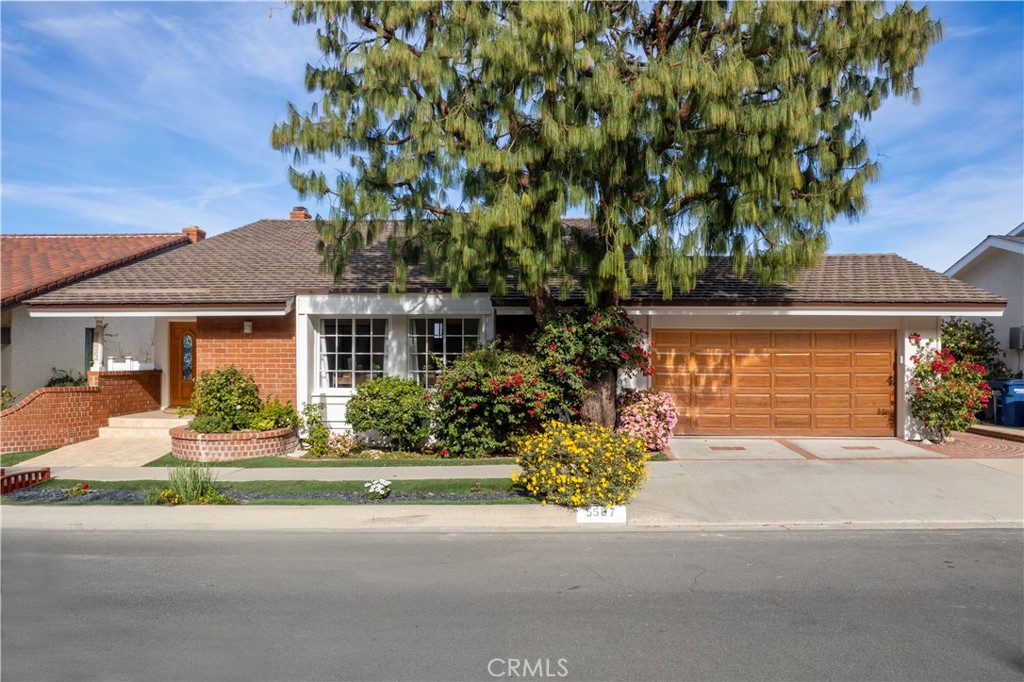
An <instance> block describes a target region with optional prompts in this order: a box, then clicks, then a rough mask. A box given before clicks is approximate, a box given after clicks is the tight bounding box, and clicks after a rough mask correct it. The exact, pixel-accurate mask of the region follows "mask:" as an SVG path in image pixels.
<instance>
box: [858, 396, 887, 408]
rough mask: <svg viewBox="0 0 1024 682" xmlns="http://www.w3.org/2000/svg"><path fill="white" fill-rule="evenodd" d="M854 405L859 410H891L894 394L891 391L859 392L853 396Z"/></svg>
mask: <svg viewBox="0 0 1024 682" xmlns="http://www.w3.org/2000/svg"><path fill="white" fill-rule="evenodd" d="M853 407H855V408H856V409H858V410H891V409H892V395H890V394H889V393H857V394H854V396H853Z"/></svg>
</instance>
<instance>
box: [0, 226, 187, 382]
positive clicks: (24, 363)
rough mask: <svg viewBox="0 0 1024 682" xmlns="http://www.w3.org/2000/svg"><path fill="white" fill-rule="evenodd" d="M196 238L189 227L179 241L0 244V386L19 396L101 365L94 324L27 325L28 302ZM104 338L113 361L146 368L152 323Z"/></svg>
mask: <svg viewBox="0 0 1024 682" xmlns="http://www.w3.org/2000/svg"><path fill="white" fill-rule="evenodd" d="M201 238H202V231H201V230H199V229H198V228H194V227H193V228H185V230H183V231H182V233H177V234H82V235H73V234H25V235H22V234H13V235H7V234H5V235H2V236H0V255H2V276H0V290H2V293H0V316H2V321H0V333H2V336H0V346H2V350H0V383H2V384H3V385H4V386H6V387H8V388H9V389H11V390H12V391H14V392H15V393H17V394H20V395H22V396H24V395H27V394H28V393H30V392H31V391H33V390H35V389H37V388H39V387H41V386H43V385H45V384H46V382H47V381H48V380H49V379H50V378H51V376H52V370H53V369H54V368H56V369H58V370H64V371H67V372H69V373H72V374H83V373H85V372H86V371H87V370H88V369H89V368H91V367H94V366H96V367H98V366H99V363H102V362H103V358H102V357H100V356H99V355H94V353H93V338H94V334H95V331H96V324H95V319H94V318H92V317H86V316H75V317H62V318H60V319H51V320H41V319H36V318H31V317H30V316H29V314H28V312H27V310H26V308H25V305H24V303H25V302H26V301H27V300H28V299H30V298H32V297H33V296H38V295H40V294H43V293H46V292H48V291H52V290H55V289H59V288H60V287H63V286H67V285H68V284H72V283H75V282H80V281H82V280H86V279H88V278H89V277H92V276H95V275H97V274H100V273H103V272H107V271H110V270H113V269H115V268H118V267H122V266H124V265H128V264H130V263H134V262H137V261H140V260H143V259H145V258H148V257H150V256H155V255H157V254H161V253H166V252H168V251H171V250H173V249H176V248H179V247H182V246H185V245H186V244H189V243H191V242H192V241H194V240H196V239H201ZM105 336H106V337H108V343H107V350H108V351H109V352H111V353H112V354H114V355H115V356H119V357H123V356H132V357H133V358H134V359H138V360H141V361H142V362H147V361H149V362H151V361H152V346H153V324H152V321H151V320H142V319H132V318H124V319H119V320H117V321H116V322H114V323H113V324H111V325H108V326H107V328H106V330H105Z"/></svg>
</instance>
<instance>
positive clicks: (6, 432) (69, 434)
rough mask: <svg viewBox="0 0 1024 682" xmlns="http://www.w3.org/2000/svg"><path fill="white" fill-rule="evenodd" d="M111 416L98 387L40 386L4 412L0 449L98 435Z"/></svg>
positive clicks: (0, 420)
mask: <svg viewBox="0 0 1024 682" xmlns="http://www.w3.org/2000/svg"><path fill="white" fill-rule="evenodd" d="M107 417H108V415H107V401H106V399H105V398H104V396H103V393H102V392H101V389H99V388H97V387H95V386H68V387H61V388H40V389H38V390H35V391H32V392H31V393H29V394H28V395H27V396H25V398H24V399H23V400H22V401H21V402H19V403H18V404H17V405H15V406H13V407H9V408H7V409H6V410H4V411H3V412H0V452H24V451H26V450H43V449H48V448H59V447H62V446H64V445H71V444H72V443H78V442H79V441H83V440H88V439H90V438H95V437H96V436H97V435H98V434H99V428H100V427H101V426H105V425H106V423H107Z"/></svg>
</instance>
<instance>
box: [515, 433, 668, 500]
mask: <svg viewBox="0 0 1024 682" xmlns="http://www.w3.org/2000/svg"><path fill="white" fill-rule="evenodd" d="M647 460H648V454H647V448H646V446H645V445H644V443H642V442H641V441H640V440H639V439H637V438H631V437H628V436H624V435H622V434H620V433H615V432H614V431H611V430H609V429H606V428H604V427H603V426H599V425H597V424H566V423H563V422H550V423H548V424H547V425H546V426H545V427H544V430H543V431H541V432H540V433H537V434H534V435H532V436H528V437H526V438H524V439H522V440H521V441H520V443H519V448H518V459H517V460H516V461H517V463H518V464H519V466H520V467H521V468H522V470H523V473H522V474H519V473H518V472H516V473H513V474H512V480H513V482H515V483H517V484H518V485H520V486H521V487H522V488H523V489H525V490H526V492H527V493H529V494H530V495H533V496H534V497H537V498H540V500H541V502H543V503H547V502H552V503H554V504H560V505H563V506H566V507H589V506H592V505H599V506H607V507H610V506H612V505H616V504H626V503H627V502H628V501H629V500H630V499H631V498H633V497H635V496H636V491H637V490H639V489H640V486H641V485H642V484H643V482H644V481H645V480H646V479H647Z"/></svg>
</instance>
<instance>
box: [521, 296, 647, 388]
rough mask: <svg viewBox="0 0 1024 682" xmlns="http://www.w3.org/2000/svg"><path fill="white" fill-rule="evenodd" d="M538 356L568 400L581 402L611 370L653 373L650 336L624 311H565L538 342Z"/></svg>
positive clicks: (539, 335)
mask: <svg viewBox="0 0 1024 682" xmlns="http://www.w3.org/2000/svg"><path fill="white" fill-rule="evenodd" d="M533 341H534V354H535V355H536V356H537V359H538V360H539V361H540V363H541V366H542V367H543V368H544V371H545V372H546V373H547V374H548V375H550V376H551V379H552V380H553V381H555V382H556V383H558V384H560V385H561V386H562V387H563V391H564V393H565V394H566V397H567V398H575V402H576V403H578V402H580V401H581V400H582V399H583V397H584V396H585V395H586V393H587V387H588V384H591V383H593V382H596V381H600V380H601V379H603V378H604V377H605V376H607V375H608V373H609V372H610V371H612V370H622V371H624V372H626V373H630V372H642V373H644V374H646V375H648V376H651V375H653V374H654V363H653V362H652V360H651V354H650V352H648V350H647V334H646V332H644V331H643V330H642V329H640V328H639V327H637V326H636V323H634V322H633V320H632V319H630V317H629V315H627V314H626V311H625V310H623V309H622V308H616V307H609V308H581V309H579V310H573V311H561V312H558V313H556V314H555V315H553V316H552V317H550V318H549V319H548V320H547V323H546V324H545V326H544V328H543V329H541V330H539V331H538V332H537V333H536V335H535V336H534V338H533Z"/></svg>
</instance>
